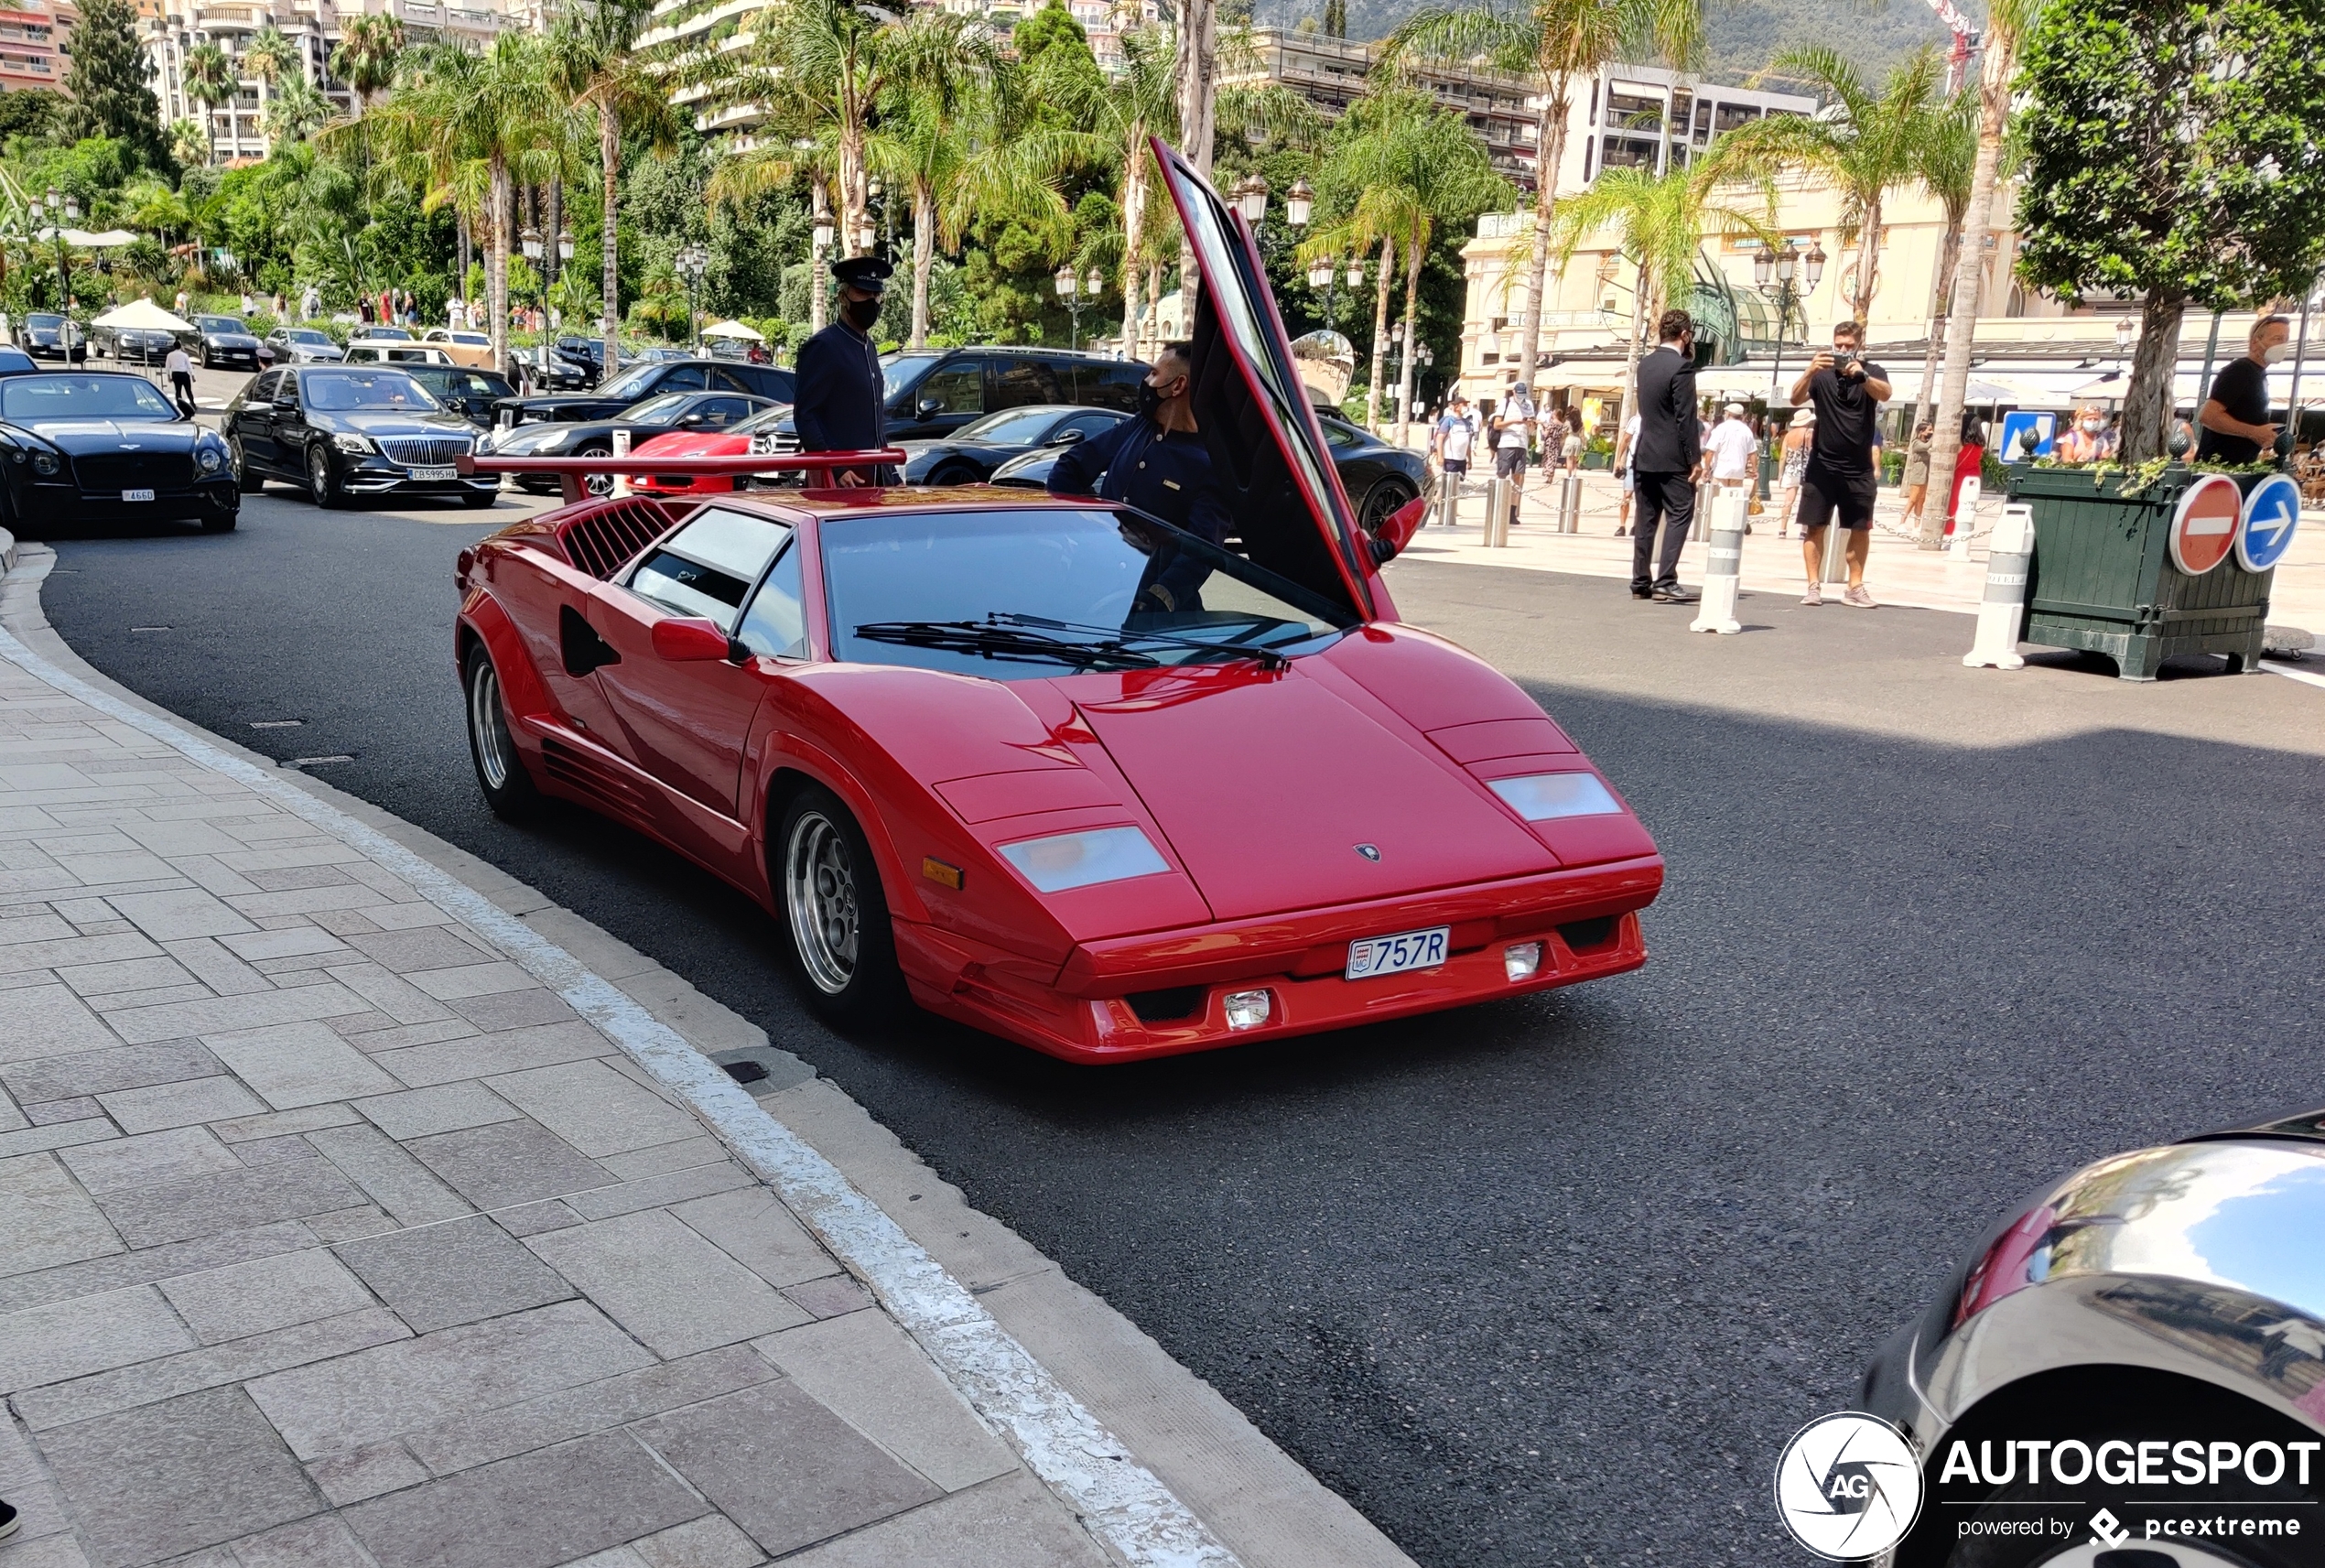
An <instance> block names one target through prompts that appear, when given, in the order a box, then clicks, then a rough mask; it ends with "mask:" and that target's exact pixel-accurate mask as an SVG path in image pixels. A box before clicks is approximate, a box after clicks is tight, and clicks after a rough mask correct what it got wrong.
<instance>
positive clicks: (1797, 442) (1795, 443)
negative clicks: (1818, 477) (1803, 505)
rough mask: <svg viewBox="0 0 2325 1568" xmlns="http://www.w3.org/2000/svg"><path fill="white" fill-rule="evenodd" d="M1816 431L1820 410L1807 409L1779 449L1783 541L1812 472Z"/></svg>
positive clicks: (1778, 512)
mask: <svg viewBox="0 0 2325 1568" xmlns="http://www.w3.org/2000/svg"><path fill="white" fill-rule="evenodd" d="M1815 431H1816V410H1815V409H1813V408H1803V409H1801V411H1800V412H1799V413H1797V414H1795V415H1793V416H1792V422H1791V423H1790V425H1787V426H1786V427H1784V439H1783V440H1782V441H1781V442H1779V444H1778V446H1777V460H1778V466H1777V470H1776V483H1777V497H1776V536H1777V537H1778V538H1779V539H1781V538H1784V537H1786V536H1787V535H1789V534H1790V532H1791V524H1792V507H1793V503H1794V502H1796V501H1797V500H1798V499H1799V498H1800V493H1801V477H1802V476H1803V475H1805V474H1806V473H1807V472H1808V471H1809V447H1810V445H1811V440H1812V438H1813V437H1814V435H1815Z"/></svg>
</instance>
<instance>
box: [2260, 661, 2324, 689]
mask: <svg viewBox="0 0 2325 1568" xmlns="http://www.w3.org/2000/svg"><path fill="white" fill-rule="evenodd" d="M2260 667H2261V668H2262V669H2265V670H2266V671H2267V672H2268V673H2269V674H2270V675H2273V676H2284V677H2285V678H2286V679H2287V680H2297V681H2303V682H2306V683H2307V684H2309V685H2310V686H2325V676H2320V675H2316V674H2313V673H2311V672H2310V671H2308V670H2297V669H2293V668H2291V667H2290V666H2289V665H2281V664H2278V663H2277V662H2276V660H2275V659H2263V660H2262V661H2261V662H2260Z"/></svg>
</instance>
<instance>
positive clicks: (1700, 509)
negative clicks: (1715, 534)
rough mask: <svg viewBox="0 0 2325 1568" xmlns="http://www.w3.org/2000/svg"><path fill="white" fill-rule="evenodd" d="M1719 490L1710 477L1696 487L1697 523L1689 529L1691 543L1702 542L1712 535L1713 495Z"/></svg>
mask: <svg viewBox="0 0 2325 1568" xmlns="http://www.w3.org/2000/svg"><path fill="white" fill-rule="evenodd" d="M1718 493H1719V486H1718V485H1716V484H1714V483H1713V482H1712V481H1710V480H1708V479H1707V480H1705V481H1703V483H1701V484H1699V485H1697V486H1696V487H1695V523H1694V526H1692V527H1691V528H1690V529H1688V531H1687V542H1688V543H1689V544H1691V545H1694V544H1700V543H1702V542H1703V540H1705V539H1708V538H1710V537H1711V536H1712V497H1714V496H1715V495H1717V494H1718Z"/></svg>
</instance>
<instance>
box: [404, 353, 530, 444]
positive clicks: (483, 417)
mask: <svg viewBox="0 0 2325 1568" xmlns="http://www.w3.org/2000/svg"><path fill="white" fill-rule="evenodd" d="M395 368H396V369H397V370H400V371H402V372H403V373H405V374H406V375H408V376H410V377H411V378H412V379H413V380H414V381H416V382H418V383H419V384H421V385H422V386H425V387H427V390H428V395H429V396H431V397H433V398H435V399H436V400H437V401H438V403H441V404H442V405H444V406H445V407H446V408H448V409H449V410H450V411H451V412H452V413H455V414H458V415H459V416H460V417H461V418H463V419H465V420H467V421H468V422H469V423H470V424H471V425H479V426H481V427H484V428H486V429H488V430H489V429H491V428H492V410H493V409H494V408H495V407H496V406H499V404H500V402H501V400H502V399H503V398H506V397H514V396H515V395H516V388H515V387H514V386H511V385H510V384H509V379H508V377H506V376H504V375H494V374H493V373H492V372H491V371H489V370H470V369H469V367H468V366H466V365H397V366H396V367H395Z"/></svg>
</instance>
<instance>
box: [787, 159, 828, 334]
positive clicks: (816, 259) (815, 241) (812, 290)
mask: <svg viewBox="0 0 2325 1568" xmlns="http://www.w3.org/2000/svg"><path fill="white" fill-rule="evenodd" d="M794 145H795V146H796V145H798V144H796V143H795V144H794ZM806 146H815V143H813V142H808V143H806ZM814 189H815V201H814V209H815V227H814V228H813V229H812V230H811V231H810V232H809V245H808V255H809V257H810V259H811V260H812V261H813V263H814V265H813V267H812V268H811V269H810V276H809V278H808V285H807V319H808V325H809V327H810V329H811V330H815V331H818V332H820V331H822V330H824V256H825V254H826V253H827V252H828V251H829V250H830V249H831V240H832V222H831V207H830V205H829V203H828V202H827V201H826V200H825V199H824V184H823V181H822V180H820V179H819V180H817V181H816V184H815V188H814Z"/></svg>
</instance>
